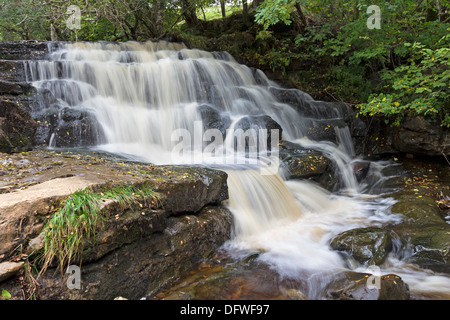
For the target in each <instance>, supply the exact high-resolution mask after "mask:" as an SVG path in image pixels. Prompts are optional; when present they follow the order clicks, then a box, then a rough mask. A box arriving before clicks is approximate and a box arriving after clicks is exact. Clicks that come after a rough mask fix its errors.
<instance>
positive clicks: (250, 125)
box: [234, 115, 283, 150]
mask: <svg viewBox="0 0 450 320" xmlns="http://www.w3.org/2000/svg"><path fill="white" fill-rule="evenodd" d="M237 129H242V130H244V132H245V131H247V130H250V129H253V130H255V132H256V135H257V137H258V139H259V130H260V129H263V130H266V132H267V150H270V149H271V147H272V145H271V141H272V130H275V132H277V134H278V136H277V137H278V139H277V142H278V141H279V140H281V138H282V135H283V128H282V127H281V125H280V124H279V123H278V122H276V121H275V120H273V119H272V118H271V117H270V116H268V115H250V116H244V117H242V118H241V119H240V120H238V121H237V122H236V123H235V126H234V130H237Z"/></svg>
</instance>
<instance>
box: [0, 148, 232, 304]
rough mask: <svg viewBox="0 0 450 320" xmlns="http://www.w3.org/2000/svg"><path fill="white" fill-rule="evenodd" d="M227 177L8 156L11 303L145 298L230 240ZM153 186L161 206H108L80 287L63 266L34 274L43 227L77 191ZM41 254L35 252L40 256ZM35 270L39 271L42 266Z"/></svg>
mask: <svg viewBox="0 0 450 320" xmlns="http://www.w3.org/2000/svg"><path fill="white" fill-rule="evenodd" d="M226 179H227V175H226V173H224V172H221V171H216V170H210V169H205V168H200V167H183V166H153V165H149V164H137V163H130V162H120V161H112V160H108V159H105V158H104V157H100V156H99V155H98V154H95V153H91V154H84V155H82V154H72V153H69V152H54V151H45V150H42V151H33V152H24V153H16V154H12V155H8V154H1V156H0V230H1V232H0V282H1V286H2V289H3V290H7V291H8V292H10V293H11V295H12V298H14V299H21V298H29V297H34V298H38V299H113V298H114V297H116V296H118V295H121V296H124V297H127V298H129V299H139V298H141V297H143V296H145V295H146V294H149V293H151V292H153V291H155V290H158V288H159V287H161V286H163V285H166V284H167V283H168V282H170V281H171V280H173V279H176V278H178V277H179V276H181V275H183V274H185V273H186V272H188V270H189V269H190V268H192V267H193V266H195V265H196V264H197V263H199V262H200V261H202V259H204V258H206V257H208V256H209V255H211V254H212V253H214V251H215V250H216V249H217V248H218V247H219V246H221V245H222V244H223V243H224V242H225V241H226V240H228V239H229V236H230V226H231V216H230V214H229V212H228V211H227V210H226V209H225V208H223V207H222V206H221V205H220V203H221V202H222V201H223V200H225V199H227V198H228V189H227V184H226ZM124 184H128V185H130V184H131V185H134V186H137V187H139V186H142V185H144V184H147V185H150V186H151V188H152V189H153V190H154V192H155V193H154V194H155V197H154V199H155V201H151V202H148V201H145V199H143V197H142V198H140V197H139V196H136V201H134V202H133V204H132V205H124V206H123V205H118V204H117V203H116V201H109V202H108V201H105V203H104V205H103V209H102V214H103V215H104V218H105V219H104V220H103V224H102V226H101V228H100V229H99V231H98V233H97V235H96V237H95V241H93V242H90V243H87V244H85V245H84V251H83V256H82V259H81V260H80V261H73V262H72V263H73V264H75V263H76V264H79V263H80V262H82V264H81V269H80V270H81V288H80V289H79V290H71V289H69V287H68V286H67V279H68V277H69V275H67V274H64V273H60V272H59V271H57V269H56V265H54V264H53V265H51V267H50V268H49V269H47V271H46V272H45V273H43V274H41V275H40V276H39V277H38V278H36V274H35V273H28V271H29V268H30V267H31V265H32V264H33V265H34V267H36V268H37V269H39V268H40V264H39V263H38V262H37V263H36V261H38V260H36V256H38V254H37V253H39V252H40V251H39V250H40V249H41V247H42V245H43V243H42V241H43V238H44V236H45V235H44V234H42V231H43V230H44V226H45V225H46V224H47V223H48V221H49V219H50V217H51V216H52V215H53V214H54V213H55V212H56V211H57V210H58V208H59V207H60V205H61V204H62V202H63V201H64V200H65V199H66V198H67V197H69V196H70V195H71V194H73V193H74V192H75V191H77V190H83V189H86V188H88V189H89V190H92V191H95V190H104V189H105V188H113V187H115V186H120V185H124ZM36 252H37V253H36ZM34 267H33V268H34Z"/></svg>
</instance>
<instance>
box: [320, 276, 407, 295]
mask: <svg viewBox="0 0 450 320" xmlns="http://www.w3.org/2000/svg"><path fill="white" fill-rule="evenodd" d="M325 291H326V292H327V296H328V298H330V299H333V300H409V299H410V292H409V286H408V284H406V283H405V282H403V280H402V279H401V278H400V277H399V276H397V275H395V274H388V275H382V276H377V275H372V274H368V273H358V272H352V271H346V272H342V273H341V274H339V275H337V276H336V280H334V281H333V282H331V284H329V285H328V287H327V288H326V290H325Z"/></svg>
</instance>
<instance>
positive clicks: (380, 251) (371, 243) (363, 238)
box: [330, 227, 392, 265]
mask: <svg viewBox="0 0 450 320" xmlns="http://www.w3.org/2000/svg"><path fill="white" fill-rule="evenodd" d="M330 246H331V248H333V249H334V250H337V251H341V252H343V253H345V254H346V255H349V256H351V257H353V258H354V259H355V260H356V261H357V262H359V263H361V264H362V265H372V264H376V265H381V264H382V263H383V262H384V261H385V259H386V257H387V255H388V253H389V252H390V251H391V250H392V237H391V234H390V232H389V231H387V230H385V229H382V228H377V227H368V228H357V229H351V230H347V231H344V232H342V233H340V234H338V235H337V236H336V237H334V238H333V239H332V240H331V242H330Z"/></svg>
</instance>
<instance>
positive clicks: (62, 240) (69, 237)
mask: <svg viewBox="0 0 450 320" xmlns="http://www.w3.org/2000/svg"><path fill="white" fill-rule="evenodd" d="M137 196H142V197H143V198H144V199H146V198H151V199H155V193H154V191H153V190H152V189H151V188H150V187H149V186H145V185H144V186H142V187H140V188H136V187H134V186H123V187H117V188H115V189H112V190H104V191H102V192H92V191H90V190H89V189H85V190H80V191H77V192H75V193H74V194H72V195H71V196H69V197H68V198H67V199H66V200H65V201H64V202H63V204H62V206H61V207H60V208H59V210H58V211H57V212H56V213H55V214H53V216H52V217H51V219H49V220H48V222H47V224H46V226H45V227H44V230H43V232H44V235H45V238H44V248H43V254H42V257H41V260H42V261H43V268H42V271H41V272H43V271H45V270H46V269H47V268H48V266H49V265H50V264H51V263H52V261H53V260H54V259H55V258H56V260H57V261H58V263H59V267H60V268H61V271H62V268H63V267H64V266H65V265H69V264H70V261H71V259H72V258H74V257H77V258H79V259H81V253H82V252H83V246H84V245H85V244H86V243H90V242H95V236H96V234H97V231H98V230H99V227H101V224H102V223H103V219H104V215H102V212H101V200H102V199H110V200H115V201H117V202H118V203H119V204H120V205H130V204H132V203H133V202H135V201H136V197H137Z"/></svg>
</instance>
